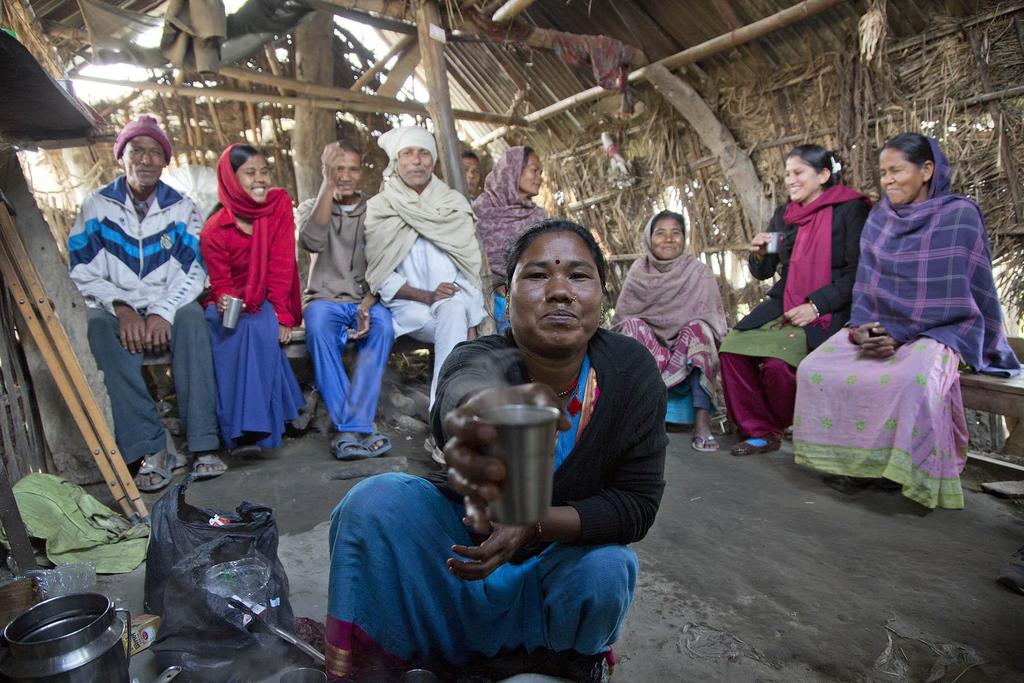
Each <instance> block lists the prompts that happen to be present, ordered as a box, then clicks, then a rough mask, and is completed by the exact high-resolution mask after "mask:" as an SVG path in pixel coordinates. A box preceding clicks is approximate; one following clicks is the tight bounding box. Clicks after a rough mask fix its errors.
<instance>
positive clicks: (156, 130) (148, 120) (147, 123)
mask: <svg viewBox="0 0 1024 683" xmlns="http://www.w3.org/2000/svg"><path fill="white" fill-rule="evenodd" d="M140 135H147V136H149V137H151V138H153V139H154V140H156V141H157V142H159V143H160V146H161V147H163V148H164V161H170V160H171V141H170V140H168V139H167V134H166V133H164V129H163V128H161V127H160V124H159V123H157V120H156V119H154V118H153V117H152V116H149V115H148V114H143V115H142V116H140V117H139V118H137V119H135V120H134V121H132V122H131V123H129V124H128V125H127V126H125V127H124V129H123V130H122V131H121V133H120V134H119V135H118V136H117V139H116V140H114V158H115V159H118V160H120V159H121V155H122V154H124V148H125V145H127V144H128V141H129V140H131V139H133V138H137V137H139V136H140Z"/></svg>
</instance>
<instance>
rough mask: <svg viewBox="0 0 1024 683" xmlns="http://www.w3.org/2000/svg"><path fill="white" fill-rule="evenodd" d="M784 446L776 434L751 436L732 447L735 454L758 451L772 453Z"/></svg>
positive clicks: (748, 453)
mask: <svg viewBox="0 0 1024 683" xmlns="http://www.w3.org/2000/svg"><path fill="white" fill-rule="evenodd" d="M780 448H782V441H781V440H780V439H779V437H778V436H777V435H775V434H771V435H769V436H757V437H751V438H749V439H747V440H745V441H740V442H739V443H738V444H736V445H735V446H733V447H732V454H733V455H755V454H757V453H771V452H773V451H777V450H779V449H780Z"/></svg>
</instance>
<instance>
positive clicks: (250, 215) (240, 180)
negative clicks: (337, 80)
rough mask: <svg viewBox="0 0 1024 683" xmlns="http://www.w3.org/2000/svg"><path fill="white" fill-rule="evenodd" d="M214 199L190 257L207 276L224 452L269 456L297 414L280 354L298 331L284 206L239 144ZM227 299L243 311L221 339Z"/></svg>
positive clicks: (261, 161) (281, 193) (254, 154)
mask: <svg viewBox="0 0 1024 683" xmlns="http://www.w3.org/2000/svg"><path fill="white" fill-rule="evenodd" d="M217 197H218V198H219V199H220V206H219V207H218V208H217V209H215V210H214V212H213V213H212V214H210V217H209V218H208V219H207V220H206V224H205V225H204V226H203V230H202V232H201V233H200V234H199V250H200V253H201V254H202V257H203V263H204V265H205V266H206V272H207V273H208V274H209V276H210V294H209V296H208V297H207V299H206V320H207V322H209V324H210V331H211V337H210V342H211V347H212V350H213V365H214V374H215V375H216V379H217V417H218V419H219V421H220V429H221V436H222V437H223V439H224V442H225V443H226V444H227V445H228V447H229V448H235V447H236V446H239V445H246V446H256V447H265V448H274V447H276V446H279V445H280V444H281V434H282V433H283V432H284V428H285V423H286V422H288V421H289V420H293V419H295V418H296V417H298V414H299V409H300V408H301V407H302V406H303V405H304V401H303V398H302V391H301V390H300V389H299V384H298V382H296V381H295V375H293V374H292V370H291V366H290V365H289V364H288V358H287V357H286V356H285V354H284V350H283V349H282V348H281V344H285V343H287V342H288V341H290V340H291V335H292V328H293V327H296V326H298V325H299V324H300V323H301V322H302V304H301V300H300V297H299V273H298V268H297V266H296V263H295V220H294V218H293V215H292V199H291V197H290V196H289V195H288V193H287V192H286V191H285V190H283V189H281V188H277V187H271V185H270V169H269V167H268V166H267V159H266V157H264V156H263V154H262V153H261V152H260V151H259V150H258V149H256V148H255V147H252V146H251V145H244V144H236V145H231V146H230V147H228V148H227V149H226V150H224V153H223V154H221V156H220V161H219V162H218V163H217ZM232 298H238V299H242V301H243V302H244V308H243V312H242V314H241V316H240V317H239V320H238V324H237V325H236V326H235V327H234V328H231V329H229V328H226V327H224V325H223V324H222V315H223V313H224V311H225V310H226V309H227V307H228V304H229V303H230V301H231V299H232Z"/></svg>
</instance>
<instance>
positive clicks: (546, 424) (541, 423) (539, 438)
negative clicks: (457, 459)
mask: <svg viewBox="0 0 1024 683" xmlns="http://www.w3.org/2000/svg"><path fill="white" fill-rule="evenodd" d="M558 416H559V411H558V409H557V408H552V407H541V406H531V405H518V404H514V405H507V406H502V407H500V408H492V409H490V410H486V411H484V412H483V413H481V414H480V421H481V422H484V423H487V424H489V425H491V426H493V427H494V428H495V429H496V430H497V431H498V440H497V443H496V444H494V446H492V447H491V449H490V452H489V454H490V455H493V456H494V457H496V458H498V459H499V460H501V461H502V462H503V463H505V472H506V476H505V484H504V486H503V487H502V491H501V496H499V498H498V499H497V500H496V501H494V502H493V503H491V513H492V514H493V515H494V518H495V521H497V522H500V523H501V524H510V525H513V526H527V525H530V524H535V523H536V522H538V521H540V520H541V519H542V518H543V517H544V515H546V514H547V511H548V508H550V507H551V482H552V478H553V477H552V475H553V472H552V467H553V464H554V456H555V440H556V438H557V434H558Z"/></svg>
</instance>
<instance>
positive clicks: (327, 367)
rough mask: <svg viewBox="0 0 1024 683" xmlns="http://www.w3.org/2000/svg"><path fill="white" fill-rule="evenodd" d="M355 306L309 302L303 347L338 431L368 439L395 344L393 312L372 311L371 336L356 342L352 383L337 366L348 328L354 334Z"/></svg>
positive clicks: (375, 307)
mask: <svg viewBox="0 0 1024 683" xmlns="http://www.w3.org/2000/svg"><path fill="white" fill-rule="evenodd" d="M356 308H357V305H356V304H347V303H339V302H336V301H313V302H310V304H309V305H308V306H306V311H305V313H304V314H303V317H304V318H305V320H306V348H308V349H309V356H310V358H312V359H313V372H314V373H315V374H316V386H317V389H318V390H319V391H320V395H321V396H323V397H324V403H325V404H326V405H327V412H329V413H330V415H331V419H332V420H333V421H334V427H335V428H336V429H337V430H338V431H339V432H357V433H360V434H369V433H370V432H372V431H373V419H374V417H375V416H376V414H377V400H378V399H379V398H380V383H381V378H382V377H383V376H384V368H385V366H386V365H387V363H388V354H389V353H390V352H391V345H392V344H394V342H395V333H394V327H393V326H392V324H391V312H390V311H388V309H387V308H385V307H384V306H382V305H380V304H374V305H373V307H372V308H371V309H370V331H369V332H368V333H367V335H366V336H365V337H363V338H362V339H360V340H358V341H356V343H355V346H356V366H355V368H354V369H353V371H352V378H351V380H350V379H349V377H348V375H346V374H345V367H344V366H343V365H342V363H341V356H342V353H344V351H345V344H347V343H348V334H349V329H355V327H356V325H357V320H356Z"/></svg>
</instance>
